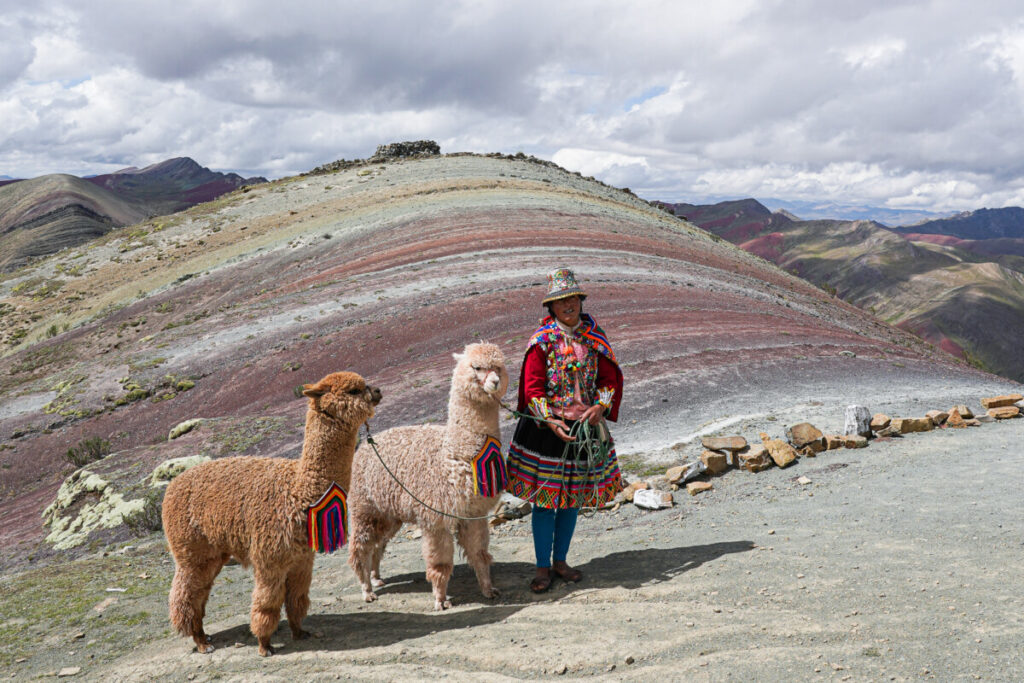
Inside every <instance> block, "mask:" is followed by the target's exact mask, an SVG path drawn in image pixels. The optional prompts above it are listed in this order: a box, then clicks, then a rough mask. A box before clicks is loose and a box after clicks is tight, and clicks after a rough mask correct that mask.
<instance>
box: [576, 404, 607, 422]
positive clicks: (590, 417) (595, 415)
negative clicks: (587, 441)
mask: <svg viewBox="0 0 1024 683" xmlns="http://www.w3.org/2000/svg"><path fill="white" fill-rule="evenodd" d="M603 414H604V406H603V405H601V404H600V403H597V404H595V405H592V406H590V407H589V408H587V409H586V410H584V411H583V414H582V415H580V419H581V420H586V421H587V422H589V423H590V426H592V427H593V426H596V425H597V423H598V422H600V421H601V416H602V415H603Z"/></svg>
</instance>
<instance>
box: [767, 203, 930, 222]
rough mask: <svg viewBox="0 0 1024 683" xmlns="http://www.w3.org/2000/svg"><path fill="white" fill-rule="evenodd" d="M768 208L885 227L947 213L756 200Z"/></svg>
mask: <svg viewBox="0 0 1024 683" xmlns="http://www.w3.org/2000/svg"><path fill="white" fill-rule="evenodd" d="M758 201H760V202H761V204H763V205H764V206H766V207H768V208H769V209H771V210H772V211H778V210H780V209H781V210H783V211H785V212H786V213H788V214H792V215H793V216H794V217H797V216H798V217H799V219H798V220H806V221H811V220H822V219H839V220H844V221H875V222H876V223H881V224H883V225H885V226H892V225H909V224H911V223H918V222H921V221H929V220H935V219H939V218H944V217H946V216H949V215H950V214H949V213H940V212H937V211H922V210H919V209H890V208H886V207H880V206H863V205H853V204H836V203H834V202H797V201H787V200H783V199H774V198H772V199H760V200H758Z"/></svg>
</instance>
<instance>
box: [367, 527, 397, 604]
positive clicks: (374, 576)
mask: <svg viewBox="0 0 1024 683" xmlns="http://www.w3.org/2000/svg"><path fill="white" fill-rule="evenodd" d="M401 528H402V523H401V522H400V521H397V520H394V521H392V522H391V524H390V525H388V526H387V527H386V528H385V529H384V531H383V535H382V536H381V539H380V542H379V543H377V545H375V546H374V548H373V561H372V565H371V567H370V583H371V584H372V585H373V587H374V588H380V587H381V586H383V585H385V584H386V583H387V582H386V581H384V579H383V578H381V575H380V560H381V558H382V557H384V550H385V549H386V548H387V547H388V541H390V540H391V539H392V538H394V537H395V534H397V533H398V530H399V529H401Z"/></svg>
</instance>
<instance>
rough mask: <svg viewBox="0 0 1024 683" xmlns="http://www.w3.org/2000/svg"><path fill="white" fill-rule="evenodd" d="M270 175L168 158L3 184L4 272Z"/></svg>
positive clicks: (0, 266)
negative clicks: (106, 171)
mask: <svg viewBox="0 0 1024 683" xmlns="http://www.w3.org/2000/svg"><path fill="white" fill-rule="evenodd" d="M260 182H266V180H265V179H264V178H249V179H244V178H242V177H241V176H239V175H237V174H235V173H229V174H224V173H217V172H214V171H211V170H210V169H208V168H204V167H202V166H200V165H199V164H197V163H196V162H195V161H193V160H192V159H188V158H177V159H169V160H167V161H164V162H161V163H159V164H153V165H152V166H147V167H146V168H143V169H136V168H128V169H124V170H121V171H118V172H116V173H110V174H106V175H101V176H94V177H91V178H76V177H75V176H71V175H65V174H55V175H48V176H42V177H39V178H34V179H32V180H22V181H17V182H12V183H9V184H6V185H2V186H0V254H2V256H0V272H4V271H11V270H13V269H15V268H18V267H20V266H21V265H24V264H25V263H27V262H28V261H29V260H30V259H32V258H34V257H38V256H42V255H45V254H52V253H54V252H56V251H59V250H61V249H64V248H66V247H69V246H75V245H78V244H81V243H83V242H86V241H88V240H91V239H93V238H95V237H98V236H99V235H102V234H104V233H106V232H107V231H109V230H110V229H111V228H113V227H118V226H124V225H129V224H131V223H135V222H138V221H140V220H143V219H144V218H146V217H149V216H156V215H161V214H167V213H173V212H175V211H179V210H181V209H184V208H187V207H189V206H193V205H195V204H198V203H200V202H205V201H210V200H212V199H214V198H216V197H219V196H220V195H222V194H224V193H225V192H230V191H231V190H234V189H237V188H238V187H242V186H243V185H252V184H256V183H260Z"/></svg>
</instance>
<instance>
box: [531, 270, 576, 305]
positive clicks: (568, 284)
mask: <svg viewBox="0 0 1024 683" xmlns="http://www.w3.org/2000/svg"><path fill="white" fill-rule="evenodd" d="M570 296H578V297H579V298H580V301H583V300H584V299H586V298H587V293H586V292H584V291H583V289H582V288H581V287H580V285H579V283H578V282H576V275H574V274H573V272H572V271H571V270H569V269H568V268H558V269H556V270H553V271H551V272H550V273H549V274H548V293H547V294H546V295H544V300H543V301H541V303H542V304H545V305H546V304H549V303H551V302H552V301H558V300H559V299H568V298H569V297H570Z"/></svg>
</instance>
